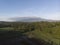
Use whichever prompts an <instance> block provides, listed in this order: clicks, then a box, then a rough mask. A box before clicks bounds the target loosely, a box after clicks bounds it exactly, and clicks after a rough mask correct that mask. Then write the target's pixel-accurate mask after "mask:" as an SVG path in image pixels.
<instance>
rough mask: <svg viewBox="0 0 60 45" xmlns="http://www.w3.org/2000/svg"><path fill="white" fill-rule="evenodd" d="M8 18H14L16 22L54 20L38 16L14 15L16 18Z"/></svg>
mask: <svg viewBox="0 0 60 45" xmlns="http://www.w3.org/2000/svg"><path fill="white" fill-rule="evenodd" d="M10 20H14V21H16V22H40V21H49V22H52V21H56V20H48V19H43V18H40V17H16V18H10Z"/></svg>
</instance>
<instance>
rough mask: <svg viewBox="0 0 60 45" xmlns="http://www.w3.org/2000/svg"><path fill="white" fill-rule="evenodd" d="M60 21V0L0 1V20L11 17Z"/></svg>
mask: <svg viewBox="0 0 60 45" xmlns="http://www.w3.org/2000/svg"><path fill="white" fill-rule="evenodd" d="M26 16H27V17H30V16H31V17H32V16H33V17H41V18H46V19H54V20H57V19H58V20H59V19H60V0H0V20H7V18H11V17H26Z"/></svg>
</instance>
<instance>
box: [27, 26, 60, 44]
mask: <svg viewBox="0 0 60 45" xmlns="http://www.w3.org/2000/svg"><path fill="white" fill-rule="evenodd" d="M43 30H44V31H40V30H34V31H32V32H28V33H27V35H28V36H29V35H30V36H34V37H36V38H41V39H44V40H45V41H49V42H50V41H53V42H54V43H56V44H59V43H60V26H56V27H52V28H44V29H43ZM48 30H50V31H52V32H53V33H52V34H50V33H49V31H48Z"/></svg>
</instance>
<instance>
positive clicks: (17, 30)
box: [0, 21, 60, 45]
mask: <svg viewBox="0 0 60 45" xmlns="http://www.w3.org/2000/svg"><path fill="white" fill-rule="evenodd" d="M22 36H25V37H27V39H28V40H29V41H32V42H33V44H31V45H35V43H36V44H37V45H60V22H43V21H41V22H2V23H0V40H5V39H6V40H9V41H10V39H12V40H13V39H15V38H21V37H22ZM6 40H5V42H6ZM23 42H25V43H26V41H23ZM25 43H24V44H25ZM20 44H21V43H20ZM20 44H19V45H20ZM24 44H22V45H24ZM26 45H29V44H26Z"/></svg>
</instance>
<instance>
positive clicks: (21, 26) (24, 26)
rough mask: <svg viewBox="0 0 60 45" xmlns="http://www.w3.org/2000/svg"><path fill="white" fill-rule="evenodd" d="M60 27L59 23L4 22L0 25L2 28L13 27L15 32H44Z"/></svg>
mask: <svg viewBox="0 0 60 45" xmlns="http://www.w3.org/2000/svg"><path fill="white" fill-rule="evenodd" d="M56 26H60V23H59V22H43V21H42V22H4V23H0V28H4V27H11V28H13V29H14V30H25V31H31V30H40V31H43V30H44V28H53V27H56Z"/></svg>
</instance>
